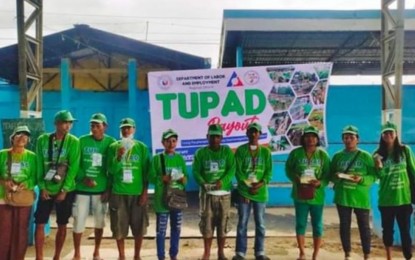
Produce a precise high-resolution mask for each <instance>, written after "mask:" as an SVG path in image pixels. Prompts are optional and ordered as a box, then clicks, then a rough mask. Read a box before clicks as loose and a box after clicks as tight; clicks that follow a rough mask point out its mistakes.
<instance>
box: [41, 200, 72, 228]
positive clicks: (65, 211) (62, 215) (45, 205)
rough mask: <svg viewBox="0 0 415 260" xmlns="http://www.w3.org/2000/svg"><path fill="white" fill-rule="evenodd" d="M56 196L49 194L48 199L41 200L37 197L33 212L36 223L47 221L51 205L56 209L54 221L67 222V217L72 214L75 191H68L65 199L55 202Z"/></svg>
mask: <svg viewBox="0 0 415 260" xmlns="http://www.w3.org/2000/svg"><path fill="white" fill-rule="evenodd" d="M56 196H57V195H55V196H51V199H50V200H41V199H40V198H39V200H38V202H37V208H36V212H35V223H36V224H46V223H47V222H48V220H49V216H50V213H51V212H52V209H53V206H55V210H56V223H57V224H58V225H66V224H68V222H69V218H70V217H71V215H72V204H73V202H74V198H75V192H68V193H67V194H66V197H65V200H63V201H62V202H59V203H58V202H56Z"/></svg>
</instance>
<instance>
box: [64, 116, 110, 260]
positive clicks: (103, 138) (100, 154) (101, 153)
mask: <svg viewBox="0 0 415 260" xmlns="http://www.w3.org/2000/svg"><path fill="white" fill-rule="evenodd" d="M89 122H90V130H91V133H90V134H87V135H84V136H82V137H80V138H79V142H80V145H81V166H80V168H79V172H78V175H77V176H76V191H75V193H76V196H75V204H74V207H73V217H74V224H73V234H72V235H73V243H74V248H75V252H74V257H73V259H74V260H78V259H81V250H80V247H81V238H82V233H83V232H84V230H85V222H86V219H87V217H88V215H89V209H90V205H92V211H93V215H94V223H95V230H94V232H95V249H94V252H93V258H94V259H99V247H100V244H101V239H102V234H103V230H104V226H105V214H106V209H107V201H108V195H109V190H108V186H109V183H108V171H107V154H108V149H109V146H110V145H111V144H112V143H113V142H115V139H114V138H113V137H111V136H108V135H106V134H105V131H106V130H107V126H108V124H107V118H106V117H105V115H104V114H101V113H97V114H93V115H92V117H91V120H90V121H89Z"/></svg>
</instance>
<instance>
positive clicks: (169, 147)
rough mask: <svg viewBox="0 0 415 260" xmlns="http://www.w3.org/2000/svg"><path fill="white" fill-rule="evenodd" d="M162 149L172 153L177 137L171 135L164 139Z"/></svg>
mask: <svg viewBox="0 0 415 260" xmlns="http://www.w3.org/2000/svg"><path fill="white" fill-rule="evenodd" d="M162 144H163V147H164V151H165V152H166V153H168V154H170V153H174V150H175V149H176V146H177V138H176V137H175V136H172V137H170V138H167V139H164V140H163V142H162Z"/></svg>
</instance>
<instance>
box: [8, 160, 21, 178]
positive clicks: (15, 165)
mask: <svg viewBox="0 0 415 260" xmlns="http://www.w3.org/2000/svg"><path fill="white" fill-rule="evenodd" d="M21 168H22V167H21V165H20V163H12V165H11V169H10V174H11V175H12V176H16V175H19V173H20V170H21Z"/></svg>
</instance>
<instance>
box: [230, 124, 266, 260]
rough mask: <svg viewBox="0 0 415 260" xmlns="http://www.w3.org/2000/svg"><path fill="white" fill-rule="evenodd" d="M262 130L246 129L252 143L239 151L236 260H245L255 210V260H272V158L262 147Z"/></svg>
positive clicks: (237, 163) (256, 125)
mask: <svg viewBox="0 0 415 260" xmlns="http://www.w3.org/2000/svg"><path fill="white" fill-rule="evenodd" d="M261 133H262V127H261V125H260V124H258V123H251V124H249V125H248V128H247V130H246V136H247V137H248V143H246V144H243V145H241V146H239V147H238V148H237V149H236V153H235V160H236V179H237V181H238V193H239V196H240V197H239V201H238V206H237V207H238V216H239V217H238V229H237V231H236V247H235V253H236V255H235V256H234V257H233V258H232V259H233V260H244V259H245V254H246V250H247V231H248V230H247V229H248V220H249V215H250V214H251V208H253V211H254V216H255V217H254V219H255V248H254V249H255V259H256V260H269V259H270V258H269V257H267V256H266V255H265V249H264V240H265V221H264V215H265V207H266V203H267V201H268V187H267V185H268V183H269V182H270V180H271V177H272V158H271V152H270V150H269V149H268V148H266V147H263V146H260V145H259V142H258V141H259V138H260V136H261Z"/></svg>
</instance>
